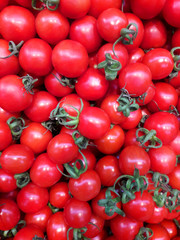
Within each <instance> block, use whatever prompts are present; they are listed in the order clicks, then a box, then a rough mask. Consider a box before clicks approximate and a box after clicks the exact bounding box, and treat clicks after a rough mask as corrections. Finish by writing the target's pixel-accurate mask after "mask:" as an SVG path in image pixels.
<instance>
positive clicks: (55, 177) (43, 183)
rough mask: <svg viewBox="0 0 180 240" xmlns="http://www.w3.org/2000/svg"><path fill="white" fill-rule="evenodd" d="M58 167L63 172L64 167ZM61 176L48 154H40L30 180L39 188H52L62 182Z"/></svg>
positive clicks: (33, 166) (31, 170) (34, 164)
mask: <svg viewBox="0 0 180 240" xmlns="http://www.w3.org/2000/svg"><path fill="white" fill-rule="evenodd" d="M58 167H59V168H60V169H61V171H62V172H63V167H62V166H58ZM61 176H62V174H61V173H60V171H59V170H58V169H57V166H56V164H55V163H53V162H52V161H51V160H50V159H49V157H48V155H47V153H42V154H40V155H39V156H38V157H37V158H36V161H34V163H33V165H32V167H31V169H30V178H31V180H32V182H33V183H35V184H36V185H37V186H39V187H45V188H47V187H51V186H52V185H54V184H55V183H57V182H58V181H59V180H60V178H61Z"/></svg>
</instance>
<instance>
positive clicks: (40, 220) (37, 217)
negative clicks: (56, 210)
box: [24, 206, 52, 232]
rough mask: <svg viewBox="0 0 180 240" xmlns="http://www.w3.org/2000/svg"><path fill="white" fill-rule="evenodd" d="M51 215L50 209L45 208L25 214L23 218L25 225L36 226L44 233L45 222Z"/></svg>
mask: <svg viewBox="0 0 180 240" xmlns="http://www.w3.org/2000/svg"><path fill="white" fill-rule="evenodd" d="M51 215H52V211H51V209H50V207H48V206H45V207H44V208H42V209H41V210H40V211H38V212H35V213H27V214H26V215H25V216H24V220H25V221H26V224H28V225H29V224H33V225H36V226H38V227H39V228H40V229H41V230H42V231H43V232H45V231H46V226H47V222H48V220H49V218H50V216H51Z"/></svg>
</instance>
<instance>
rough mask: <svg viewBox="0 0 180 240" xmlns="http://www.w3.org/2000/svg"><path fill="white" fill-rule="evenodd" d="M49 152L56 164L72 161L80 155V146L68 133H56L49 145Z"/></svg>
mask: <svg viewBox="0 0 180 240" xmlns="http://www.w3.org/2000/svg"><path fill="white" fill-rule="evenodd" d="M47 153H48V156H49V158H50V159H51V161H53V162H54V163H56V164H64V163H68V162H71V161H72V160H73V159H75V158H76V157H77V155H78V146H77V145H76V144H75V142H74V139H73V138H72V136H71V135H69V134H67V133H60V134H58V135H56V136H55V137H54V138H53V139H51V141H50V142H49V144H48V146H47Z"/></svg>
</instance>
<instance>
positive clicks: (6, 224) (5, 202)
mask: <svg viewBox="0 0 180 240" xmlns="http://www.w3.org/2000/svg"><path fill="white" fill-rule="evenodd" d="M0 213H1V218H0V229H1V230H2V231H6V230H10V229H11V228H13V227H15V226H16V225H17V223H18V222H19V220H20V210H19V208H18V206H17V204H16V203H15V202H14V201H12V200H10V199H3V198H1V199H0Z"/></svg>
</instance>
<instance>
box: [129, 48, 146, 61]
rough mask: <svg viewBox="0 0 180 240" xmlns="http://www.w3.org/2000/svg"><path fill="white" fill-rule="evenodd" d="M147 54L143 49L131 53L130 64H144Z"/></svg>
mask: <svg viewBox="0 0 180 240" xmlns="http://www.w3.org/2000/svg"><path fill="white" fill-rule="evenodd" d="M144 55H145V53H144V51H143V50H142V49H141V48H136V49H134V50H132V51H130V53H129V63H136V62H142V60H143V57H144Z"/></svg>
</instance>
